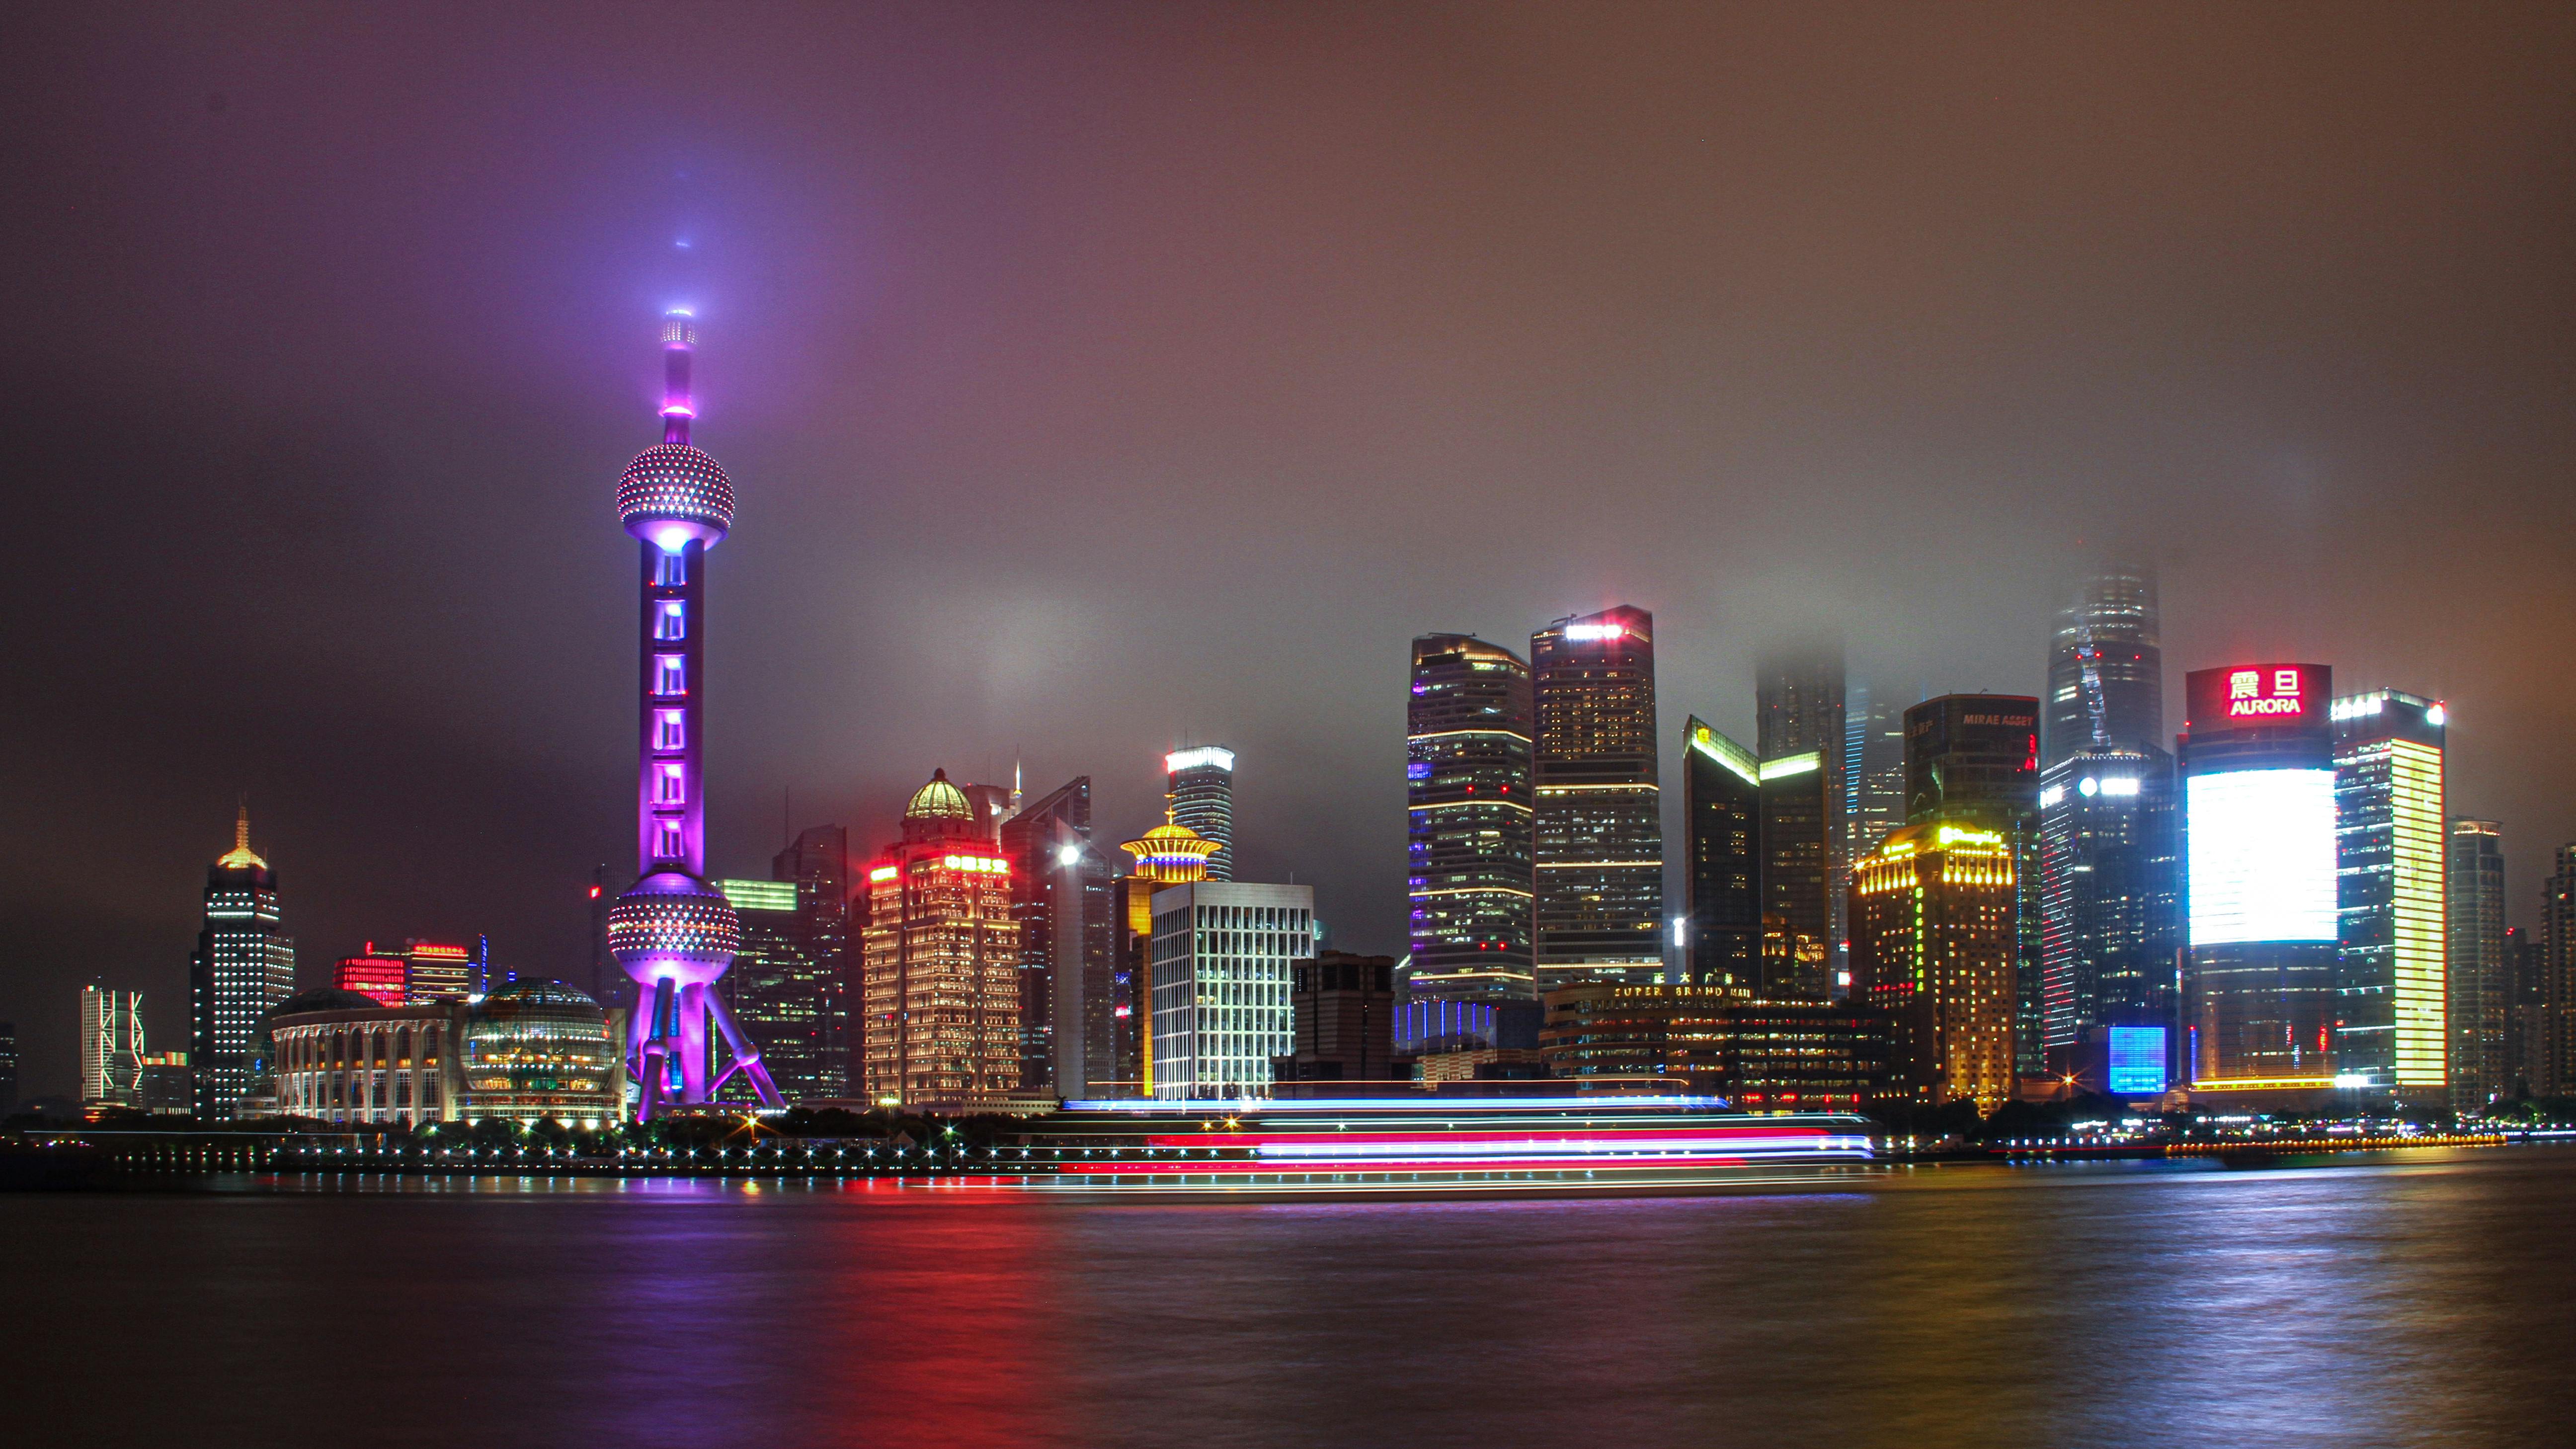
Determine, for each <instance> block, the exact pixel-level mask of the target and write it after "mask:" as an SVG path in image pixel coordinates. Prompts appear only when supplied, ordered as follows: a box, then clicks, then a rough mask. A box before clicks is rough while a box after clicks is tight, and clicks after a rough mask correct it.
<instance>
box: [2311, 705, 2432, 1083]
mask: <svg viewBox="0 0 2576 1449" xmlns="http://www.w3.org/2000/svg"><path fill="white" fill-rule="evenodd" d="M2327 717H2328V718H2329V719H2330V720H2331V721H2332V723H2333V725H2334V736H2335V754H2334V764H2335V856H2336V880H2337V885H2336V906H2337V928H2336V936H2337V942H2338V946H2339V956H2338V960H2337V964H2336V973H2335V1073H2336V1075H2337V1076H2339V1077H2342V1078H2345V1079H2346V1080H2347V1081H2348V1082H2350V1081H2352V1079H2356V1078H2357V1079H2359V1081H2358V1082H2354V1083H2353V1084H2354V1085H2358V1086H2360V1087H2362V1088H2363V1089H2364V1090H2367V1091H2369V1092H2372V1093H2374V1094H2376V1093H2383V1092H2393V1093H2395V1094H2396V1095H2397V1096H2398V1097H2400V1098H2402V1099H2404V1101H2405V1102H2406V1104H2407V1105H2409V1106H2412V1107H2422V1108H2427V1109H2431V1110H2440V1109H2442V1108H2443V1107H2445V1106H2447V1105H2448V1102H2449V1098H2450V1066H2449V1057H2450V1041H2449V1037H2450V1027H2449V1024H2448V1019H2449V1015H2450V1000H2449V990H2448V986H2447V984H2446V983H2447V981H2448V978H2449V975H2450V962H2449V959H2448V955H2447V947H2446V945H2445V936H2446V934H2447V932H2446V922H2445V919H2444V918H2445V915H2446V912H2447V908H2448V900H2447V892H2446V890H2445V887H2444V884H2443V867H2444V865H2445V861H2446V855H2447V844H2446V841H2445V838H2444V837H2445V835H2446V833H2447V824H2446V817H2445V815H2444V813H2443V787H2442V757H2443V749H2444V744H2445V736H2446V733H2447V731H2446V726H2447V724H2448V720H2449V714H2448V711H2446V710H2445V709H2444V708H2443V707H2442V706H2441V705H2440V704H2439V703H2438V702H2436V701H2433V700H2429V699H2424V698H2420V697H2418V696H2416V695H2412V694H2402V693H2400V692H2398V691H2396V690H2393V689H2382V690H2377V691H2374V692H2372V693H2369V694H2357V695H2348V696H2346V697H2344V698H2342V699H2338V700H2336V701H2335V702H2334V703H2333V704H2332V705H2331V706H2330V707H2329V708H2328V710H2327Z"/></svg>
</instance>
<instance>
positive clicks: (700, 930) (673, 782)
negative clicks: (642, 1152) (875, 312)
mask: <svg viewBox="0 0 2576 1449" xmlns="http://www.w3.org/2000/svg"><path fill="white" fill-rule="evenodd" d="M697 343H698V336H697V327H696V324H695V323H694V322H693V321H692V320H691V319H690V316H689V314H688V313H687V312H683V311H674V312H672V313H671V314H669V315H668V316H666V317H664V318H663V319H662V441H661V442H660V443H659V444H657V445H655V446H653V447H650V448H646V449H645V450H644V451H643V452H641V453H639V454H637V455H636V457H635V461H634V462H632V463H630V464H628V465H627V467H626V476H625V477H623V478H620V479H618V480H617V521H618V522H619V523H621V524H623V525H625V528H626V531H627V532H628V533H629V534H632V535H633V536H634V537H635V538H636V539H637V540H638V541H639V542H640V543H641V545H642V548H643V562H644V568H643V610H642V613H641V617H640V630H641V635H642V638H641V648H640V653H641V656H642V670H641V673H642V678H641V680H640V682H639V686H638V695H639V698H638V703H637V722H638V729H639V732H640V734H641V736H642V740H641V745H642V748H641V751H640V754H641V761H640V768H639V770H638V772H637V778H636V787H635V794H636V799H635V833H636V842H635V854H636V860H637V872H638V874H639V876H640V877H641V878H640V879H638V880H637V881H636V882H635V884H634V885H633V886H632V887H630V888H629V889H628V890H627V892H626V893H625V894H624V895H622V896H619V897H618V898H617V902H616V904H614V905H612V906H610V907H609V908H608V949H609V951H610V953H611V954H613V955H614V956H616V958H617V964H618V965H620V966H622V967H624V968H626V974H627V975H629V976H631V977H633V978H635V986H636V998H637V1000H636V1010H635V1013H634V1017H633V1021H632V1024H631V1026H630V1029H629V1032H628V1035H627V1064H628V1067H629V1068H630V1069H631V1070H632V1071H633V1072H634V1074H635V1078H636V1080H637V1081H638V1082H639V1083H641V1084H642V1089H643V1097H642V1101H641V1103H640V1104H639V1106H638V1109H637V1116H638V1118H639V1119H640V1120H645V1121H650V1120H651V1119H653V1118H654V1117H657V1116H660V1115H661V1114H662V1113H663V1112H665V1111H666V1110H668V1109H669V1108H670V1107H671V1106H673V1105H674V1104H682V1103H694V1102H705V1101H708V1100H710V1099H712V1098H713V1097H714V1096H715V1094H716V1093H717V1092H718V1091H719V1090H720V1089H722V1088H723V1086H724V1084H725V1082H726V1081H727V1080H728V1079H730V1078H731V1077H732V1076H733V1075H734V1074H735V1073H737V1072H739V1073H741V1074H742V1075H743V1076H744V1077H746V1078H748V1079H749V1080H750V1082H751V1085H752V1089H753V1090H754V1091H756V1092H758V1093H759V1094H760V1100H761V1101H762V1102H763V1103H765V1104H767V1105H769V1106H772V1107H777V1106H783V1105H785V1104H784V1103H783V1102H781V1101H780V1099H779V1096H778V1088H777V1087H775V1086H773V1085H772V1084H771V1083H770V1080H769V1070H768V1069H767V1068H766V1067H763V1066H762V1065H761V1064H760V1052H759V1050H758V1049H757V1048H755V1047H754V1046H753V1045H752V1044H751V1040H750V1038H748V1037H747V1036H745V1035H744V1034H743V1030H742V1027H741V1025H740V1024H738V1023H737V1022H735V1020H734V1019H733V1013H731V1012H730V1011H727V1010H726V1009H725V1004H724V1002H723V1000H722V999H721V998H719V997H718V996H717V995H716V993H715V992H713V991H711V990H709V989H708V988H709V987H710V986H712V985H713V984H714V982H715V980H716V978H718V977H720V976H722V975H724V973H725V968H726V967H727V966H730V965H732V964H733V956H734V952H735V951H736V950H737V949H738V948H739V947H740V946H741V944H742V925H741V922H740V921H739V920H737V919H736V918H735V916H734V912H733V905H732V903H731V902H729V901H727V900H726V899H725V898H724V896H723V895H722V894H720V893H719V892H717V891H716V890H715V888H714V887H712V886H710V885H708V884H707V880H706V786H705V775H704V772H703V770H702V769H701V765H700V758H699V752H700V750H701V748H702V746H703V743H704V739H705V735H704V731H703V729H702V724H703V721H704V719H705V709H704V706H705V701H706V678H705V671H704V669H703V667H702V666H703V663H704V658H705V648H706V613H705V604H706V592H705V588H706V567H707V551H708V550H710V549H712V548H714V547H715V546H716V544H717V543H718V542H720V541H721V540H722V539H723V538H724V536H725V530H726V529H728V528H730V527H731V526H732V525H733V483H732V481H731V480H730V479H728V478H726V477H725V472H724V469H722V468H720V467H717V466H716V460H715V459H713V458H710V457H708V456H707V455H706V454H705V453H703V452H700V451H699V450H698V449H696V448H694V447H691V446H690V445H689V423H690V421H691V419H693V418H694V417H695V416H696V415H697V407H696V405H695V404H694V403H693V402H692V401H691V399H690V394H689V360H690V358H691V356H692V355H693V354H694V353H695V352H696V350H697ZM709 1022H713V1023H714V1025H715V1029H716V1031H717V1032H718V1033H720V1034H721V1035H722V1036H723V1038H724V1044H725V1047H726V1048H727V1050H728V1051H729V1052H730V1054H731V1056H732V1058H733V1061H732V1064H731V1065H730V1066H728V1067H726V1068H725V1069H724V1071H723V1072H722V1073H721V1074H717V1075H715V1076H714V1078H713V1080H709V1076H710V1071H711V1068H712V1067H713V1065H714V1063H713V1060H712V1057H711V1054H710V1053H709V1051H708V1040H707V1026H708V1023H709Z"/></svg>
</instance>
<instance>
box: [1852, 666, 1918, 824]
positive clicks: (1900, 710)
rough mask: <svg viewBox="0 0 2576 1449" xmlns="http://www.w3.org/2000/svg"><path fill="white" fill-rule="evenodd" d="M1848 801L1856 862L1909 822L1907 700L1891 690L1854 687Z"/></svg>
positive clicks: (1859, 685)
mask: <svg viewBox="0 0 2576 1449" xmlns="http://www.w3.org/2000/svg"><path fill="white" fill-rule="evenodd" d="M1843 799H1844V800H1845V801H1846V802H1847V803H1848V807H1849V808H1848V809H1847V810H1846V811H1845V812H1844V813H1845V814H1846V816H1848V818H1849V820H1850V826H1849V829H1850V839H1849V841H1848V842H1847V844H1848V846H1849V849H1850V852H1851V855H1852V858H1853V859H1855V860H1857V859H1859V858H1860V857H1861V856H1864V855H1867V854H1869V853H1870V852H1871V851H1873V850H1876V849H1877V848H1878V843H1879V842H1880V841H1882V840H1885V839H1886V838H1887V837H1888V835H1889V834H1890V833H1892V832H1893V831H1894V830H1895V829H1896V827H1898V826H1900V825H1903V824H1904V823H1905V701H1904V698H1903V697H1902V696H1900V695H1898V694H1896V693H1895V692H1893V691H1891V690H1886V689H1874V688H1872V687H1870V686H1869V685H1866V684H1855V685H1853V686H1852V688H1851V694H1850V697H1849V701H1848V705H1847V707H1846V709H1845V711H1844V714H1843Z"/></svg>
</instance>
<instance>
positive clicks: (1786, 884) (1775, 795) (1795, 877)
mask: <svg viewBox="0 0 2576 1449" xmlns="http://www.w3.org/2000/svg"><path fill="white" fill-rule="evenodd" d="M1760 768H1761V775H1762V796H1761V799H1762V839H1761V847H1760V854H1761V858H1762V929H1763V941H1762V969H1761V978H1760V981H1759V983H1758V986H1759V989H1760V991H1761V993H1762V994H1763V996H1764V997H1765V998H1767V999H1769V1000H1773V1001H1783V1000H1789V999H1792V998H1795V999H1800V1000H1807V1001H1822V1000H1824V999H1825V998H1826V997H1827V996H1829V995H1831V994H1832V992H1833V986H1834V982H1835V979H1836V976H1837V974H1838V973H1839V972H1841V971H1843V970H1845V969H1847V967H1837V966H1836V965H1835V964H1834V962H1835V960H1836V956H1837V952H1836V948H1837V946H1838V945H1839V944H1840V938H1839V937H1838V936H1837V935H1836V934H1835V933H1836V931H1837V929H1838V927H1837V926H1836V924H1835V923H1836V922H1838V921H1841V920H1843V919H1844V912H1845V909H1846V907H1845V906H1843V905H1839V904H1837V903H1836V901H1835V897H1837V896H1839V895H1841V894H1842V889H1841V881H1842V875H1843V873H1842V872H1840V871H1838V870H1836V869H1835V866H1834V843H1833V842H1834V822H1835V821H1836V820H1837V819H1839V818H1840V816H1841V811H1842V803H1843V802H1842V800H1841V798H1840V796H1839V794H1838V792H1837V791H1836V790H1835V788H1834V778H1835V777H1834V772H1833V771H1832V770H1831V769H1829V768H1828V766H1827V763H1826V759H1825V752H1824V751H1822V750H1800V751H1799V752H1797V753H1796V754H1792V755H1773V756H1771V757H1769V758H1768V759H1765V760H1764V761H1762V764H1761V767H1760Z"/></svg>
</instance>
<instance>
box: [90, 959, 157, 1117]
mask: <svg viewBox="0 0 2576 1449" xmlns="http://www.w3.org/2000/svg"><path fill="white" fill-rule="evenodd" d="M80 1100H81V1111H82V1113H83V1114H84V1115H86V1116H90V1117H96V1116H97V1115H98V1114H99V1113H101V1112H104V1111H107V1110H108V1109H110V1108H116V1107H122V1108H126V1109H128V1110H132V1109H135V1108H139V1107H141V1106H142V1105H143V993H142V992H140V991H111V990H109V989H107V988H106V987H103V986H84V987H82V988H81V1097H80Z"/></svg>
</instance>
